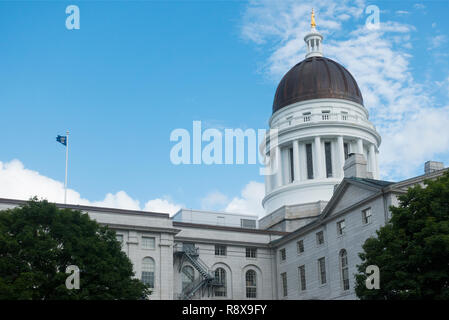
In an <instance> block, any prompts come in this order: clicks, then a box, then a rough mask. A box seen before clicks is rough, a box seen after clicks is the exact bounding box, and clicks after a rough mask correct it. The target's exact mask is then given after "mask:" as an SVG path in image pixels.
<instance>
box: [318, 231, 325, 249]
mask: <svg viewBox="0 0 449 320" xmlns="http://www.w3.org/2000/svg"><path fill="white" fill-rule="evenodd" d="M323 243H324V232H323V231H320V232H317V233H316V244H317V245H319V246H320V245H322V244H323Z"/></svg>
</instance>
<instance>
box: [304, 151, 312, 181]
mask: <svg viewBox="0 0 449 320" xmlns="http://www.w3.org/2000/svg"><path fill="white" fill-rule="evenodd" d="M306 160H307V179H313V157H312V144H311V143H308V144H306Z"/></svg>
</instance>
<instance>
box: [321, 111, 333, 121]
mask: <svg viewBox="0 0 449 320" xmlns="http://www.w3.org/2000/svg"><path fill="white" fill-rule="evenodd" d="M330 114H331V112H330V111H322V112H321V118H322V119H323V120H329V119H330Z"/></svg>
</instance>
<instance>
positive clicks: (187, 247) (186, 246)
mask: <svg viewBox="0 0 449 320" xmlns="http://www.w3.org/2000/svg"><path fill="white" fill-rule="evenodd" d="M182 250H183V251H187V252H191V253H193V252H195V251H196V248H195V244H194V243H191V242H183V243H182Z"/></svg>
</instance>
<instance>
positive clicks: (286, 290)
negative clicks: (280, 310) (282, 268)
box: [281, 272, 288, 297]
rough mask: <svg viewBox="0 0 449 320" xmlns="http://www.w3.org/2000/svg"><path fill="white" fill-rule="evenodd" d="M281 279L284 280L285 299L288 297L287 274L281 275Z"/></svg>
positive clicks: (283, 292) (283, 291)
mask: <svg viewBox="0 0 449 320" xmlns="http://www.w3.org/2000/svg"><path fill="white" fill-rule="evenodd" d="M281 278H282V294H283V295H284V297H286V296H287V294H288V288H287V273H286V272H283V273H281Z"/></svg>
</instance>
